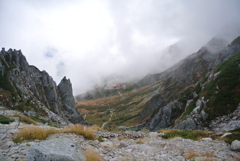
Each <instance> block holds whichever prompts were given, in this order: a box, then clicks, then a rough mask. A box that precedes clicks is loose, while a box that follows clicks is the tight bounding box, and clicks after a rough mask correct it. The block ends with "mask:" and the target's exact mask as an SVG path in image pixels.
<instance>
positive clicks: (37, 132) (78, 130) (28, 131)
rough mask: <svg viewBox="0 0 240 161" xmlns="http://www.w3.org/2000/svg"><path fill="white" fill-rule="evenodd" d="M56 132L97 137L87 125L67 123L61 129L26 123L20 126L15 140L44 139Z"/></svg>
mask: <svg viewBox="0 0 240 161" xmlns="http://www.w3.org/2000/svg"><path fill="white" fill-rule="evenodd" d="M57 133H75V134H77V135H83V137H84V138H85V139H90V140H94V139H96V138H97V136H96V135H95V133H94V132H93V131H92V130H91V128H89V127H84V126H82V125H79V124H76V125H73V124H71V125H69V126H65V127H64V128H63V129H56V128H41V127H39V126H33V125H28V126H25V127H24V128H22V129H21V130H20V131H19V132H18V133H17V134H16V136H15V138H14V141H15V142H21V141H23V140H34V139H38V140H42V139H46V138H47V137H48V136H49V135H50V134H57Z"/></svg>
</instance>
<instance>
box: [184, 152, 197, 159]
mask: <svg viewBox="0 0 240 161" xmlns="http://www.w3.org/2000/svg"><path fill="white" fill-rule="evenodd" d="M183 157H184V158H185V159H188V160H190V159H193V158H195V157H199V154H198V153H197V152H195V151H194V150H190V151H188V152H187V153H185V154H184V156H183Z"/></svg>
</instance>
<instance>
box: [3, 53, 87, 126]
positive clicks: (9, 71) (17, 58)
mask: <svg viewBox="0 0 240 161" xmlns="http://www.w3.org/2000/svg"><path fill="white" fill-rule="evenodd" d="M0 73H1V75H0V78H1V79H0V80H1V86H0V93H1V98H0V100H1V101H0V103H1V105H3V106H5V107H6V108H8V109H12V110H18V111H19V112H22V113H24V114H25V115H27V116H33V117H40V118H41V119H44V120H48V121H49V122H54V123H55V124H61V125H65V124H68V123H70V122H71V123H82V124H86V122H85V121H84V120H83V118H82V116H81V114H80V113H79V112H78V111H77V109H76V106H75V101H74V97H73V94H72V84H71V82H70V80H69V79H68V80H67V79H66V77H64V78H63V79H62V80H61V82H60V83H59V85H58V86H57V85H56V83H55V81H54V80H53V79H52V77H51V76H49V74H48V73H47V72H46V71H40V70H39V69H38V68H37V67H35V66H33V65H29V64H28V62H27V60H26V57H25V56H24V55H23V54H22V52H21V50H18V51H17V50H12V49H9V50H8V51H5V48H2V50H1V52H0Z"/></svg>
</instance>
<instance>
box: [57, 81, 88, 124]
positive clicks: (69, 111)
mask: <svg viewBox="0 0 240 161" xmlns="http://www.w3.org/2000/svg"><path fill="white" fill-rule="evenodd" d="M58 91H59V93H60V97H61V101H62V107H63V110H65V111H66V113H65V116H66V117H67V118H68V120H69V121H71V122H72V123H84V120H83V118H82V116H81V115H80V113H79V112H78V111H77V109H76V107H75V100H74V97H73V94H72V84H71V82H70V80H69V79H66V77H64V78H63V79H62V80H61V82H60V84H59V85H58Z"/></svg>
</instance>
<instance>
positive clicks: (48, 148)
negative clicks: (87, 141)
mask: <svg viewBox="0 0 240 161" xmlns="http://www.w3.org/2000/svg"><path fill="white" fill-rule="evenodd" d="M26 160H27V161H32V160H35V161H46V160H51V161H59V160H64V161H86V157H85V154H84V153H83V152H82V151H81V150H80V148H78V149H77V147H76V145H74V144H73V143H72V141H71V140H70V139H68V138H61V139H59V138H56V139H51V140H46V141H43V142H41V143H37V144H34V145H32V146H31V147H30V148H29V149H28V151H27V155H26Z"/></svg>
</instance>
